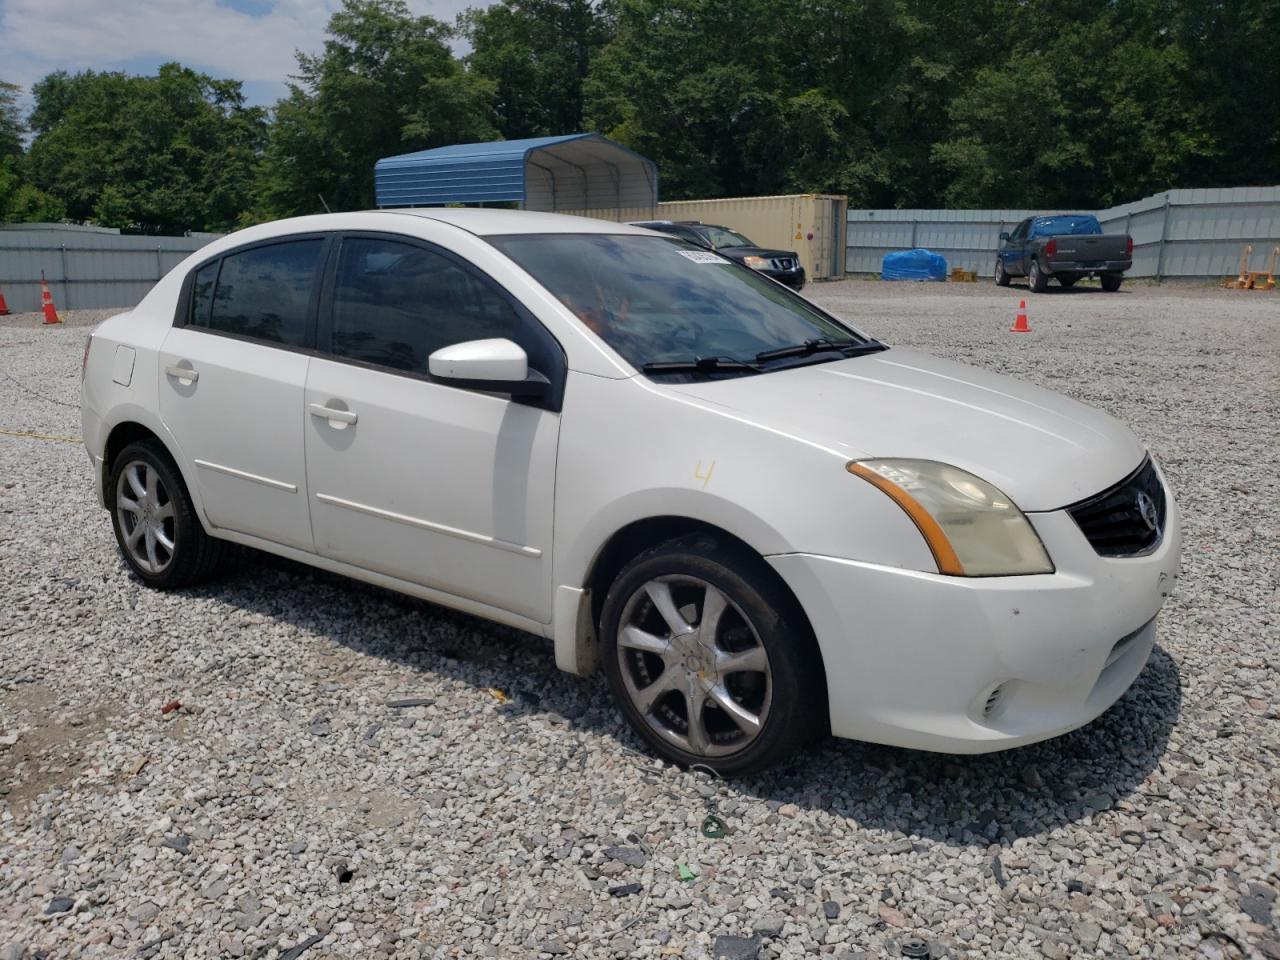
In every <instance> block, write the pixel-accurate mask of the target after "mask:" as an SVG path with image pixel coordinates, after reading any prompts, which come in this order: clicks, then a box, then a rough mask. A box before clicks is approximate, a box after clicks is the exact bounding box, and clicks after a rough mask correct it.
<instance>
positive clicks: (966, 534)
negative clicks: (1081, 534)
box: [848, 460, 1053, 577]
mask: <svg viewBox="0 0 1280 960" xmlns="http://www.w3.org/2000/svg"><path fill="white" fill-rule="evenodd" d="M848 470H849V472H850V473H852V474H854V475H855V476H859V477H862V479H864V480H866V481H867V482H869V483H871V484H874V485H875V486H877V487H879V488H880V490H881V491H883V492H884V493H885V494H887V495H888V496H889V497H891V498H892V499H893V501H894V502H895V503H896V504H897V505H898V506H900V507H901V508H902V509H903V511H904V512H905V513H906V515H907V516H908V517H910V518H911V520H912V522H914V523H915V525H916V526H917V527H918V528H919V530H920V533H921V535H922V536H923V537H924V539H925V542H926V543H927V544H928V545H929V549H930V550H931V551H932V552H933V558H934V560H936V561H937V563H938V572H939V573H946V574H950V575H952V576H957V577H993V576H1009V575H1013V574H1028V573H1053V563H1052V562H1051V561H1050V560H1049V555H1048V554H1047V553H1046V552H1045V549H1044V544H1042V543H1041V542H1040V538H1039V537H1038V536H1037V535H1036V532H1035V530H1034V529H1033V528H1032V526H1031V524H1030V522H1029V521H1028V520H1027V518H1026V517H1025V516H1024V515H1023V513H1022V511H1021V510H1019V509H1018V508H1017V507H1016V506H1014V503H1013V501H1012V500H1010V499H1009V498H1008V497H1006V496H1005V495H1004V494H1003V493H1001V492H1000V491H999V490H997V489H996V488H995V487H993V486H992V485H991V484H989V483H987V482H986V481H985V480H980V479H979V478H977V477H975V476H974V475H973V474H971V473H966V472H965V471H964V470H960V469H957V468H956V467H951V466H948V465H947V464H945V463H935V462H934V461H932V460H855V461H853V462H851V463H850V464H849V465H848Z"/></svg>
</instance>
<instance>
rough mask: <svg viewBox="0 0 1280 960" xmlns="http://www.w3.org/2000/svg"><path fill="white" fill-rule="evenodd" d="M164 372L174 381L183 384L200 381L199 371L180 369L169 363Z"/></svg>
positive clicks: (176, 365) (187, 368)
mask: <svg viewBox="0 0 1280 960" xmlns="http://www.w3.org/2000/svg"><path fill="white" fill-rule="evenodd" d="M164 372H165V373H166V374H168V375H169V376H171V377H173V378H174V379H175V380H181V381H182V382H183V383H195V382H196V381H197V380H199V379H200V371H199V370H192V369H191V368H190V367H181V366H178V364H176V363H171V364H169V365H168V366H167V367H165V368H164Z"/></svg>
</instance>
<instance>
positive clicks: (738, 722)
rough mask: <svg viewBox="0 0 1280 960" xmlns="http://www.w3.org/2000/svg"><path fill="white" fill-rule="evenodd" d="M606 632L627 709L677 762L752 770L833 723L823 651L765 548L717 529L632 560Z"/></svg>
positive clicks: (608, 658) (611, 604)
mask: <svg viewBox="0 0 1280 960" xmlns="http://www.w3.org/2000/svg"><path fill="white" fill-rule="evenodd" d="M601 636H602V637H603V638H604V643H605V651H604V653H605V670H606V673H607V675H608V678H609V685H610V688H611V689H612V691H613V695H614V697H615V699H616V700H617V701H618V704H619V706H620V707H621V709H622V712H623V714H624V715H625V716H626V718H627V720H628V722H629V723H630V724H631V726H632V727H633V728H634V729H635V730H636V732H637V733H639V734H640V736H641V737H643V738H644V739H645V740H646V741H647V742H648V743H649V744H650V746H651V747H652V748H653V749H654V750H655V751H656V752H657V753H659V754H661V755H662V756H663V757H665V758H666V759H668V760H671V761H673V762H675V763H678V764H681V765H683V766H690V765H694V764H701V765H705V766H707V767H710V768H711V769H713V770H715V771H716V772H717V773H720V774H722V775H737V774H744V773H749V772H752V771H755V770H760V769H762V768H764V767H767V766H770V765H771V764H773V763H776V762H778V761H779V760H781V759H783V758H784V757H787V756H789V755H792V754H793V753H794V752H795V751H796V750H797V749H798V748H799V747H800V746H802V745H803V744H804V742H805V741H807V740H808V739H810V738H811V737H812V736H813V735H814V733H815V732H817V731H819V730H821V729H823V728H824V726H825V723H826V706H825V703H826V698H825V693H824V691H825V685H824V682H823V679H822V671H821V663H820V660H821V658H820V655H819V654H818V652H817V645H816V643H815V642H814V640H813V636H812V632H811V631H810V629H809V627H808V624H807V623H806V622H805V619H804V616H803V614H802V613H800V611H799V608H798V606H797V604H796V603H795V601H794V600H793V599H792V598H791V596H790V594H789V593H787V591H786V590H785V588H784V587H783V586H782V585H781V583H780V582H778V581H777V579H776V577H774V576H773V574H772V571H770V570H769V569H768V567H767V566H765V564H764V562H763V561H761V560H760V559H759V558H758V557H754V556H752V555H750V554H748V553H746V552H745V551H740V550H737V549H734V548H731V547H728V546H726V545H724V544H722V543H720V542H719V541H717V540H715V539H714V538H712V537H710V536H694V537H686V538H680V539H677V540H672V541H669V542H668V543H665V544H662V545H661V546H658V547H655V548H653V549H651V550H649V551H647V552H645V553H643V554H641V555H640V556H639V557H637V558H636V559H635V560H633V561H632V562H631V563H630V564H628V565H627V566H626V567H625V568H624V569H623V571H622V572H621V573H620V574H619V575H618V578H617V579H616V580H615V581H614V584H613V586H612V587H611V588H610V589H609V592H608V594H607V595H606V597H605V601H604V609H603V612H602V615H601Z"/></svg>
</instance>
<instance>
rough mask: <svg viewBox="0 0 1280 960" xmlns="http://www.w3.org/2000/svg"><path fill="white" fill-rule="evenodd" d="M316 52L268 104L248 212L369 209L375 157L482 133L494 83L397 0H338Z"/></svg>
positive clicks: (489, 120)
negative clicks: (265, 138)
mask: <svg viewBox="0 0 1280 960" xmlns="http://www.w3.org/2000/svg"><path fill="white" fill-rule="evenodd" d="M328 32H329V39H328V40H326V41H325V45H324V52H323V53H322V54H320V55H318V56H311V55H308V54H303V53H299V54H298V76H297V77H296V80H297V82H295V83H292V84H290V90H289V95H288V96H287V97H286V98H284V99H283V100H281V101H280V102H279V103H277V104H276V107H275V122H274V124H273V125H272V130H271V137H270V141H269V143H268V146H267V150H266V154H265V156H264V158H263V161H262V163H261V165H260V167H259V181H258V188H257V205H256V207H255V209H254V211H253V212H252V214H251V215H250V216H249V217H248V218H246V219H257V218H262V219H265V218H270V217H278V216H289V215H294V214H302V213H313V212H317V211H319V210H321V209H322V207H321V199H320V198H321V197H323V198H324V203H325V204H327V205H328V207H329V208H330V209H332V210H353V209H362V208H368V207H371V206H373V202H374V198H373V166H374V163H375V162H376V161H377V160H378V159H379V158H381V157H384V156H388V155H392V154H397V153H406V152H411V151H414V150H423V149H427V148H429V147H434V146H441V145H445V144H451V143H466V142H469V141H476V140H490V139H494V138H495V137H496V136H497V129H496V128H495V126H494V123H493V109H492V104H493V95H494V94H493V85H492V83H491V82H490V81H488V80H486V79H484V78H481V77H478V76H476V75H475V74H473V73H470V72H468V71H467V70H465V69H464V67H463V65H462V63H460V62H459V61H458V60H457V59H456V58H455V57H454V56H453V54H452V53H451V52H450V49H449V46H448V41H449V39H450V38H451V37H452V36H453V31H452V29H451V28H450V27H447V26H446V25H444V24H442V23H440V22H439V21H438V20H434V19H432V18H431V17H414V16H411V15H410V13H409V9H408V7H407V6H406V5H405V4H404V3H403V0H343V5H342V8H341V9H340V10H339V11H338V12H336V13H335V14H334V15H333V16H332V17H331V18H330V19H329V25H328Z"/></svg>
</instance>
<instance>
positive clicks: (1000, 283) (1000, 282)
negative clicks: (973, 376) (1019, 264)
mask: <svg viewBox="0 0 1280 960" xmlns="http://www.w3.org/2000/svg"><path fill="white" fill-rule="evenodd" d="M1008 285H1009V275H1008V274H1007V273H1005V272H1004V261H1003V260H1001V259H1000V258H999V257H996V286H997V287H1007V286H1008Z"/></svg>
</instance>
